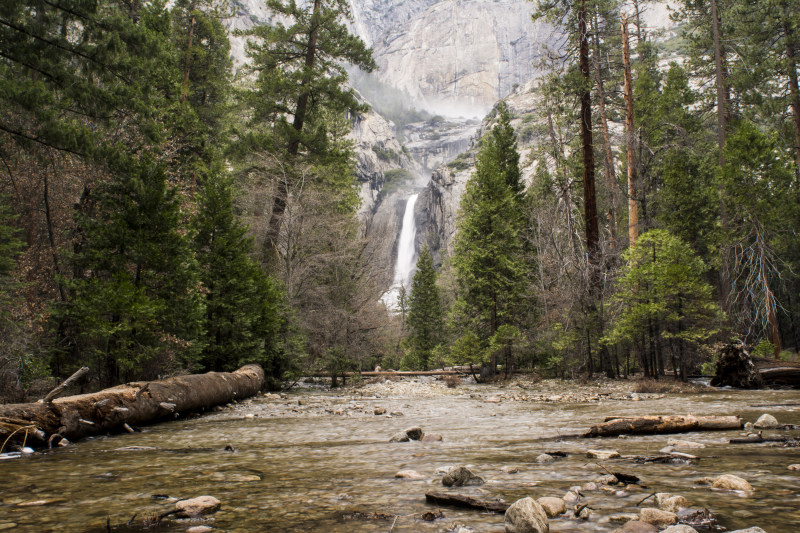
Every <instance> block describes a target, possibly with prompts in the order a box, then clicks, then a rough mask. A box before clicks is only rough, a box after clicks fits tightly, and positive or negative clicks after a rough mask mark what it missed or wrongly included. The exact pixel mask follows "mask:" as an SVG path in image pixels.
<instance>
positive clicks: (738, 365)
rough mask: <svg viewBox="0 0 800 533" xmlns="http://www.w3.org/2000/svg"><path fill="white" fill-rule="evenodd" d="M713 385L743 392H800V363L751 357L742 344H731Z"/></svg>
mask: <svg viewBox="0 0 800 533" xmlns="http://www.w3.org/2000/svg"><path fill="white" fill-rule="evenodd" d="M711 385H713V386H715V387H722V386H726V385H727V386H730V387H736V388H739V389H760V388H762V387H794V388H800V363H794V362H789V361H780V360H776V359H764V358H758V357H751V356H750V354H749V353H748V352H747V350H746V349H745V348H744V346H742V345H741V344H729V345H727V346H725V348H723V350H722V351H721V352H720V354H719V359H718V360H717V369H716V375H715V376H714V378H713V379H712V380H711Z"/></svg>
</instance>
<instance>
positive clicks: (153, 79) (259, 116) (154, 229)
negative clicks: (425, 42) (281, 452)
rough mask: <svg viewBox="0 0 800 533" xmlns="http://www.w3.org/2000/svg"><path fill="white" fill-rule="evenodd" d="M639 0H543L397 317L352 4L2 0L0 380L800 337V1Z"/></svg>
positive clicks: (644, 353) (548, 368)
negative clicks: (366, 196) (445, 230)
mask: <svg viewBox="0 0 800 533" xmlns="http://www.w3.org/2000/svg"><path fill="white" fill-rule="evenodd" d="M642 3H644V2H642ZM639 4H640V2H638V1H637V0H632V1H628V2H621V1H618V0H579V1H567V0H536V1H532V2H530V8H531V16H532V17H533V18H534V19H537V20H543V21H547V22H548V23H550V24H551V25H552V27H553V32H554V33H555V34H556V35H557V36H558V40H559V43H560V44H559V46H557V47H552V48H551V49H549V50H548V53H547V54H544V55H543V56H542V65H540V67H541V69H542V70H543V72H544V73H543V74H542V76H541V78H539V79H538V80H536V82H535V83H533V84H532V85H530V87H527V86H526V87H524V88H519V89H518V90H517V92H516V93H514V94H512V95H510V96H509V97H508V98H506V99H505V101H501V102H498V104H497V105H496V106H495V107H494V109H493V110H492V112H491V113H490V114H489V116H487V118H486V119H485V120H484V122H483V126H482V136H481V139H480V140H479V142H477V143H476V144H475V146H474V147H473V149H472V150H471V151H470V153H468V154H466V155H465V156H464V158H463V160H464V161H468V162H470V163H469V164H470V165H472V166H471V167H470V178H469V181H468V183H467V185H466V190H465V193H464V195H463V197H462V199H461V205H460V214H459V220H458V232H457V234H456V237H455V242H454V244H453V247H452V250H449V251H446V253H444V254H443V260H442V261H441V265H439V264H438V263H439V261H434V260H433V258H432V255H431V251H430V250H428V249H427V248H424V249H422V250H421V251H420V253H419V259H418V262H417V270H416V274H415V275H414V277H413V281H412V283H411V286H410V287H408V290H407V291H406V292H405V293H404V294H403V297H402V298H401V300H400V309H399V310H398V311H397V312H395V311H392V310H387V309H386V306H385V304H384V303H383V302H382V301H381V296H382V295H383V293H384V292H385V291H386V290H387V288H388V287H389V285H390V282H391V278H392V272H391V266H388V267H387V265H383V264H380V262H379V261H377V260H376V253H377V252H376V245H375V242H376V240H379V239H394V236H392V235H375V234H370V233H369V232H368V231H366V230H365V228H364V227H362V224H361V222H360V220H359V219H358V217H357V210H358V207H359V204H360V202H361V199H360V197H359V189H358V184H357V177H356V171H355V168H356V162H355V153H354V146H353V142H352V141H351V140H349V138H348V134H349V132H350V130H351V129H352V124H353V121H354V120H355V119H356V118H357V117H358V116H359V115H360V114H363V113H366V112H367V110H368V109H369V102H367V101H366V100H364V99H363V98H362V97H361V96H360V95H359V93H358V92H357V91H355V90H354V89H353V88H352V87H351V85H350V84H349V83H348V80H349V78H350V74H349V73H350V72H352V71H353V69H360V71H362V72H363V73H369V72H372V71H374V70H375V69H376V64H375V61H374V59H373V57H372V54H371V50H370V49H369V48H368V46H367V45H366V44H365V43H364V42H363V41H362V40H361V39H360V38H358V37H356V36H355V35H353V34H352V33H351V30H350V29H349V26H348V21H349V20H350V14H349V4H348V2H346V1H344V0H314V1H313V2H306V3H299V4H298V3H296V2H294V1H284V0H266V7H267V8H268V9H269V10H270V11H271V12H272V13H273V14H274V15H275V16H274V17H273V19H272V21H271V22H267V23H259V24H255V25H253V26H252V27H251V28H250V29H247V30H235V31H234V32H233V33H230V32H229V31H228V29H227V26H226V24H225V22H226V20H228V19H229V18H230V17H231V13H232V9H234V8H235V6H232V5H230V4H229V3H227V2H224V1H221V0H175V1H173V2H166V1H165V0H4V1H3V2H2V3H1V4H0V111H1V112H0V161H2V164H1V165H0V390H2V393H0V396H2V397H3V398H4V399H5V400H10V401H15V400H21V399H23V398H24V397H26V395H28V394H31V393H32V392H31V391H35V390H36V387H37V386H38V387H42V386H43V387H44V388H45V389H48V390H49V388H50V387H51V385H52V384H51V381H52V379H53V378H64V377H67V376H69V375H70V374H72V373H73V372H74V371H75V370H77V369H78V368H80V367H82V366H87V367H89V368H90V369H91V370H90V381H89V387H90V388H94V389H97V388H101V387H105V386H109V385H114V384H118V383H123V382H127V381H132V380H140V379H155V378H157V377H163V376H170V375H176V374H183V373H193V372H201V371H207V370H216V371H222V370H233V369H236V368H238V367H240V366H242V365H243V364H246V363H258V364H260V365H261V366H262V367H263V368H264V370H265V373H266V375H267V377H268V382H269V384H270V386H271V387H273V388H275V387H279V386H280V384H281V382H282V381H284V380H288V379H297V378H299V377H300V376H303V375H307V374H315V373H327V374H328V375H332V376H337V375H342V376H343V375H344V374H345V372H358V371H363V370H371V369H372V368H374V367H375V366H382V367H383V368H386V369H389V368H392V369H397V370H400V369H432V368H439V367H442V366H446V365H470V366H472V367H473V368H474V369H476V372H478V370H477V369H480V375H479V376H478V377H479V379H482V380H487V379H491V378H492V377H493V376H495V375H496V374H501V375H506V376H508V375H509V374H510V373H512V372H513V371H516V370H526V371H536V372H538V373H540V374H544V375H550V376H558V377H579V376H589V377H591V376H593V375H595V374H604V375H607V376H609V377H622V376H625V377H628V376H630V375H634V374H638V373H641V374H643V375H644V376H646V377H651V378H656V379H658V378H660V377H665V376H668V375H669V376H670V377H672V376H673V375H674V377H675V378H677V379H684V380H685V379H687V378H688V377H689V376H691V375H697V374H701V373H702V374H709V373H713V363H714V360H715V357H716V354H718V353H719V351H720V349H721V348H720V347H721V346H722V345H725V344H728V343H731V342H741V343H744V344H745V345H746V346H748V347H749V348H750V349H751V352H752V353H753V354H754V355H759V356H762V357H769V358H775V359H785V360H790V359H792V358H793V357H796V355H795V354H796V351H797V347H798V340H799V339H800V329H799V328H800V324H798V321H800V301H798V300H799V299H800V297H798V294H800V290H799V289H800V278H799V277H798V274H800V239H798V238H797V235H796V232H797V231H798V227H799V225H798V223H799V222H800V191H799V190H798V185H799V184H798V178H800V174H799V172H800V89H798V76H797V60H796V53H797V48H798V46H799V45H800V9H798V5H797V3H796V2H793V1H791V0H758V1H755V2H753V1H744V0H710V1H697V0H680V1H678V2H672V5H674V6H676V9H675V10H673V11H672V12H671V17H672V18H673V19H674V21H675V22H676V26H675V27H676V30H675V35H674V36H671V37H665V36H663V35H657V34H654V33H650V32H648V31H647V29H646V28H645V27H644V25H643V24H642V23H641V21H640V9H644V7H642V6H640V5H639ZM232 38H238V39H246V41H247V45H246V52H247V58H248V59H247V62H246V63H245V64H243V65H235V64H234V62H233V60H232V59H231V39H232ZM378 91H379V90H376V92H378ZM521 91H529V92H528V94H529V95H530V96H532V97H533V98H535V99H536V101H537V102H538V104H537V106H536V109H535V111H534V112H533V113H531V114H525V115H519V114H516V113H515V111H514V109H515V106H514V98H515V96H516V95H519V94H520V93H521ZM398 109H400V111H397V110H395V111H394V112H395V113H400V114H403V113H408V114H415V115H419V116H421V117H425V116H427V114H426V113H424V112H423V111H422V110H414V109H413V108H411V107H399V108H398ZM523 167H532V168H534V169H535V171H534V172H533V173H532V174H531V175H527V176H526V175H524V172H523V170H522V168H523ZM43 382H44V383H46V385H41V383H43ZM334 383H335V380H334Z"/></svg>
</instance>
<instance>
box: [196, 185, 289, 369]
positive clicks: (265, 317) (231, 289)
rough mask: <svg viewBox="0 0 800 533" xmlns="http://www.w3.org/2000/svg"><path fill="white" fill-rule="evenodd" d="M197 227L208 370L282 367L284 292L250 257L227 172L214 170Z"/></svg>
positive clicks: (201, 199) (201, 202) (201, 201)
mask: <svg viewBox="0 0 800 533" xmlns="http://www.w3.org/2000/svg"><path fill="white" fill-rule="evenodd" d="M193 226H194V230H195V235H194V244H195V249H196V250H197V261H198V263H199V267H200V280H201V282H202V283H203V287H204V290H205V298H204V300H205V319H204V327H203V330H204V336H205V341H204V342H203V343H202V344H203V345H204V348H203V352H202V353H201V354H200V364H201V365H202V366H203V367H204V368H205V369H208V370H215V371H223V370H227V371H229V370H234V369H236V368H238V367H239V366H241V365H242V364H244V363H246V362H257V363H260V364H262V366H264V368H265V371H266V370H270V369H274V370H277V371H279V370H280V368H281V365H280V364H279V362H278V361H276V360H277V359H278V357H279V353H278V344H279V343H278V334H279V332H280V329H281V327H282V322H283V318H282V316H281V313H280V307H281V298H282V294H281V292H280V291H279V290H278V287H277V285H276V283H275V281H274V280H272V279H271V278H267V277H266V275H265V274H264V272H263V271H262V270H261V268H260V267H259V266H258V265H257V264H256V263H255V262H254V261H253V260H252V259H250V257H249V256H248V254H249V253H250V252H252V248H253V243H252V239H251V238H249V237H247V228H246V227H244V226H243V225H242V224H241V223H240V222H238V221H237V220H236V218H235V215H234V211H233V185H232V183H231V180H230V178H229V177H227V176H225V175H224V174H222V172H217V173H215V174H213V175H211V176H210V177H209V180H208V181H207V183H205V184H204V187H203V188H202V191H201V192H200V194H199V199H198V212H197V214H196V215H195V217H194V222H193ZM271 377H272V378H274V379H280V377H281V376H280V375H276V376H271Z"/></svg>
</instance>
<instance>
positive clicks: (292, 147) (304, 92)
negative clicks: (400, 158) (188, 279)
mask: <svg viewBox="0 0 800 533" xmlns="http://www.w3.org/2000/svg"><path fill="white" fill-rule="evenodd" d="M321 8H322V0H314V11H313V13H312V15H311V22H310V26H309V28H310V30H309V35H308V48H307V49H306V60H305V69H306V75H305V76H304V78H303V80H302V82H301V84H300V95H299V96H298V98H297V106H296V108H295V112H294V121H293V122H292V129H294V131H295V132H296V133H295V135H294V138H293V139H291V141H289V147H288V153H289V156H290V158H294V157H295V156H297V154H298V153H299V152H300V134H301V133H302V131H303V125H304V124H305V120H306V113H307V112H308V99H309V98H310V97H311V92H310V90H309V89H308V84H309V83H310V82H311V79H310V76H311V74H310V71H311V68H312V67H313V66H314V62H315V61H316V55H317V38H318V36H319V29H318V28H317V26H316V25H317V24H318V23H319V19H320V11H321ZM288 198H289V183H288V180H287V179H286V174H285V173H281V174H280V177H279V178H278V184H277V187H276V189H275V196H274V198H273V200H272V214H271V216H270V219H269V223H268V225H267V234H266V237H265V240H264V251H265V252H266V255H268V256H272V255H274V254H275V253H276V252H277V250H278V237H279V236H280V232H281V222H282V221H283V213H284V212H285V211H286V202H287V200H288Z"/></svg>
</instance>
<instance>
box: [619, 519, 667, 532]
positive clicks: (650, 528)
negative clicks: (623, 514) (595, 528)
mask: <svg viewBox="0 0 800 533" xmlns="http://www.w3.org/2000/svg"><path fill="white" fill-rule="evenodd" d="M614 533H658V529H657V528H656V526H654V525H652V524H648V523H647V522H640V521H639V520H631V521H630V522H628V523H626V524H625V525H624V526H622V527H620V528H617V529H615V530H614Z"/></svg>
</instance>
